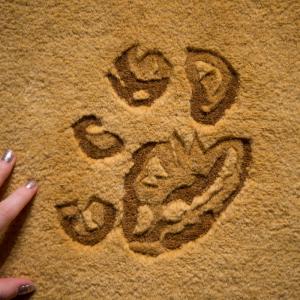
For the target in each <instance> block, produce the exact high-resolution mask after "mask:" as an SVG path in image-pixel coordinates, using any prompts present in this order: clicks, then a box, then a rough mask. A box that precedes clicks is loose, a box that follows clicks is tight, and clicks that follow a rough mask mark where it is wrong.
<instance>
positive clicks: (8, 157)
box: [1, 149, 14, 163]
mask: <svg viewBox="0 0 300 300" xmlns="http://www.w3.org/2000/svg"><path fill="white" fill-rule="evenodd" d="M13 158H14V153H13V152H12V150H9V149H8V150H5V151H4V153H3V155H2V157H1V160H3V161H5V162H7V163H10V162H11V161H12V160H13Z"/></svg>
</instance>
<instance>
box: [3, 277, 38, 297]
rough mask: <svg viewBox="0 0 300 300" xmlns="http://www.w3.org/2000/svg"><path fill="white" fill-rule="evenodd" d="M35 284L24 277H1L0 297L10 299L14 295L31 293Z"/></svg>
mask: <svg viewBox="0 0 300 300" xmlns="http://www.w3.org/2000/svg"><path fill="white" fill-rule="evenodd" d="M34 291H35V286H34V284H33V283H32V281H31V280H30V279H26V278H1V279H0V299H12V298H14V297H16V296H20V295H26V294H30V293H33V292H34Z"/></svg>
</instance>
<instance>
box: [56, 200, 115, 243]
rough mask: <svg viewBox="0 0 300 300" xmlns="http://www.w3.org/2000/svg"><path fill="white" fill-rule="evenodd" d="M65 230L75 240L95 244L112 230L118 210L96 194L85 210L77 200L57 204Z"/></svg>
mask: <svg viewBox="0 0 300 300" xmlns="http://www.w3.org/2000/svg"><path fill="white" fill-rule="evenodd" d="M56 208H57V210H58V214H59V219H60V222H61V224H62V226H63V228H64V229H65V232H66V233H67V234H68V235H69V236H70V237H71V238H72V239H73V240H75V241H77V242H80V243H81V244H84V245H95V244H97V243H99V242H100V241H101V240H103V239H104V238H105V237H106V235H107V234H108V233H109V232H110V231H111V230H112V228H113V226H114V222H115V219H116V210H115V208H114V207H113V205H112V204H110V203H106V202H104V201H102V200H101V199H100V198H98V197H96V196H92V197H90V199H89V201H88V203H87V205H86V207H85V208H84V209H83V210H80V208H79V207H78V205H77V201H73V202H70V203H66V204H63V205H57V206H56Z"/></svg>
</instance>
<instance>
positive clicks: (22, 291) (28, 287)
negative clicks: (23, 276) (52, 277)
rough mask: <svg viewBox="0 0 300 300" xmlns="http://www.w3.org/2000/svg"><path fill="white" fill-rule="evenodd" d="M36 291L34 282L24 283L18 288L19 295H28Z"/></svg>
mask: <svg viewBox="0 0 300 300" xmlns="http://www.w3.org/2000/svg"><path fill="white" fill-rule="evenodd" d="M34 291H35V287H34V286H33V285H32V284H22V285H20V286H19V289H18V296H21V295H27V294H30V293H33V292H34Z"/></svg>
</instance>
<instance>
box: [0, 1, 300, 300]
mask: <svg viewBox="0 0 300 300" xmlns="http://www.w3.org/2000/svg"><path fill="white" fill-rule="evenodd" d="M0 12H1V17H0V32H1V33H0V120H1V121H0V148H1V150H4V149H5V148H7V147H11V148H13V149H14V150H15V152H16V153H17V156H18V164H17V167H16V168H15V171H14V175H13V177H12V178H11V180H10V185H9V188H8V189H7V190H6V194H7V193H9V192H10V191H12V190H13V189H15V188H16V187H17V186H18V185H19V184H21V183H23V181H25V180H26V179H27V178H28V177H35V178H36V179H37V180H38V181H39V184H40V191H39V194H38V196H37V197H36V198H35V200H34V203H33V204H32V205H31V206H30V207H29V208H28V209H27V211H26V212H25V214H24V215H23V216H22V217H21V218H19V219H18V220H17V223H16V224H15V226H13V227H11V229H10V230H9V235H10V237H7V236H6V237H4V238H2V243H1V248H0V249H1V250H0V263H1V275H4V274H5V275H6V276H16V275H22V276H28V277H30V278H32V279H33V280H34V282H35V283H36V285H37V288H38V291H37V293H36V294H35V295H34V296H33V297H32V299H299V298H300V288H299V280H300V273H299V272H300V269H299V264H300V255H299V246H300V242H299V234H300V232H299V230H300V226H299V215H300V214H299V178H300V174H299V156H300V155H299V146H300V142H299V132H300V128H299V127H300V126H299V113H300V107H299V100H300V99H299V79H300V76H299V67H300V65H299V56H298V52H299V49H298V48H297V47H298V45H299V23H300V22H299V20H300V19H299V13H300V5H299V1H296V0H291V1H288V0H285V1H277V0H272V1H263V0H262V1H259V0H257V1H183V0H182V1H180V0H176V1H152V0H149V1H83V0H82V1H50V0H49V1H25V0H24V1H23V0H15V1H1V4H0ZM136 43H139V44H140V45H141V47H144V48H146V49H153V48H156V49H159V50H160V51H161V52H162V53H163V54H164V55H165V57H167V59H168V60H169V61H170V63H171V64H172V66H173V76H172V80H171V83H170V84H169V86H168V88H167V90H166V92H165V93H164V94H163V96H162V97H161V98H160V99H158V100H157V101H156V102H155V103H154V104H153V105H152V106H151V107H150V108H145V109H143V108H132V107H129V106H128V105H126V104H125V103H124V101H122V100H120V98H119V97H118V95H117V94H116V93H115V91H114V89H113V88H112V86H111V84H110V82H109V80H108V78H107V77H106V74H107V72H109V70H110V69H111V68H112V67H113V62H114V60H115V58H116V57H118V56H119V55H120V54H121V53H122V52H123V51H124V50H126V49H128V48H129V47H130V46H132V45H133V44H136ZM186 47H195V48H199V49H209V50H213V51H217V52H218V53H221V54H222V55H223V56H224V57H225V58H226V59H227V60H228V61H229V62H230V63H231V64H232V66H234V68H235V70H236V71H237V72H238V73H239V75H240V88H239V91H238V94H237V97H236V100H235V102H234V103H233V105H232V106H231V108H230V109H228V110H226V112H225V115H224V117H223V118H222V119H221V120H219V121H218V122H217V123H216V124H215V125H214V126H212V125H203V124H201V123H197V122H195V121H193V120H192V118H191V116H190V107H189V99H190V85H189V83H188V81H187V79H186V74H185V71H184V64H185V60H186ZM90 114H95V115H97V116H99V117H101V120H102V122H103V126H104V127H105V128H106V129H109V130H110V131H112V132H115V133H116V134H118V135H119V136H121V137H122V138H123V139H124V140H125V141H126V143H125V146H124V147H125V149H124V151H123V152H121V153H120V154H118V155H116V156H115V157H113V158H108V159H107V158H106V159H104V160H103V159H100V160H94V159H91V158H89V157H88V156H86V155H85V153H83V152H82V151H81V149H80V147H79V146H78V142H77V140H76V139H75V137H74V132H73V129H72V127H71V126H72V124H74V122H76V121H77V120H78V119H80V118H81V117H82V116H84V115H90ZM191 124H192V126H193V127H194V128H195V129H196V131H197V132H198V134H199V135H200V136H201V140H202V142H203V144H204V145H206V146H209V145H211V144H213V143H214V142H215V141H217V140H218V139H219V138H222V137H226V136H236V137H243V138H249V139H251V141H252V144H251V147H252V161H251V163H250V167H249V171H248V177H247V178H246V181H245V183H244V186H243V188H242V189H241V191H240V192H239V194H238V195H237V196H236V197H235V198H234V200H233V202H232V203H231V204H230V205H229V206H228V208H227V209H226V211H225V212H224V213H222V214H221V216H220V218H218V220H217V221H216V222H215V223H214V225H213V227H212V229H211V230H210V231H209V232H208V233H207V234H206V235H205V236H203V237H200V238H199V239H197V240H195V241H193V242H189V243H187V244H185V245H184V246H183V247H182V248H180V249H179V250H174V251H170V252H167V253H164V254H162V255H160V256H158V257H147V256H145V255H141V254H137V253H135V252H134V251H132V250H130V249H129V246H128V242H127V240H126V239H125V237H124V235H123V232H122V227H121V225H120V219H121V215H120V214H118V216H117V218H118V221H117V222H119V223H118V224H117V225H116V226H115V228H114V229H113V230H112V231H111V232H110V233H109V234H108V235H107V236H106V238H105V239H104V240H103V241H102V242H100V243H98V244H96V245H95V246H89V245H87V246H85V245H82V244H80V243H78V242H76V241H73V240H72V239H71V238H70V237H69V236H68V235H67V234H66V233H65V232H64V230H63V228H62V227H61V225H60V222H59V219H58V216H57V210H56V208H55V205H56V204H57V203H59V202H60V201H67V200H70V199H75V198H76V199H81V200H82V201H83V200H84V199H86V198H88V197H89V196H91V195H93V194H94V195H99V197H102V198H105V199H107V201H109V202H110V203H113V204H114V205H115V207H117V208H119V209H120V211H121V210H122V197H123V196H124V176H125V173H127V172H128V170H129V168H130V167H131V165H132V160H131V156H132V153H133V151H135V150H136V149H138V148H139V147H140V146H141V145H142V144H143V143H145V142H147V141H163V140H166V139H168V137H169V136H170V135H171V134H172V132H173V131H174V129H175V128H177V129H178V128H179V129H181V130H183V131H184V130H185V129H186V130H188V128H189V126H191ZM17 234H18V235H17Z"/></svg>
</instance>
